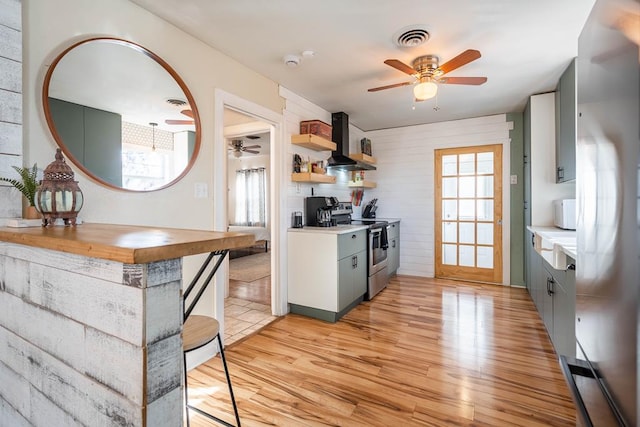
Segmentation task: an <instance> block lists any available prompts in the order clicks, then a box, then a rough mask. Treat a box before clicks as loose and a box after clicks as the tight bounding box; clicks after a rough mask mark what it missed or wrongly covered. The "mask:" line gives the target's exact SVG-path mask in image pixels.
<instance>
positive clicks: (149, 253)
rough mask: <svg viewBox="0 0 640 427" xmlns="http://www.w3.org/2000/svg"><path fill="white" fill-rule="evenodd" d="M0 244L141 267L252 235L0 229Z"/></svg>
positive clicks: (118, 228) (127, 228) (112, 228)
mask: <svg viewBox="0 0 640 427" xmlns="http://www.w3.org/2000/svg"><path fill="white" fill-rule="evenodd" d="M0 241H5V242H11V243H19V244H21V245H26V246H32V247H36V248H42V249H51V250H55V251H60V252H66V253H72V254H77V255H83V256H87V257H93V258H99V259H106V260H111V261H118V262H122V263H126V264H144V263H148V262H153V261H160V260H165V259H172V258H181V257H183V256H187V255H195V254H200V253H205V252H213V251H216V250H220V249H233V248H237V247H244V246H249V245H251V244H252V243H253V235H251V234H242V233H228V232H227V233H225V232H217V231H203V230H183V229H177V228H159V227H140V226H131V225H113V224H82V225H78V226H76V227H63V226H54V227H32V228H0Z"/></svg>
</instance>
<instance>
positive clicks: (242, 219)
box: [234, 168, 267, 227]
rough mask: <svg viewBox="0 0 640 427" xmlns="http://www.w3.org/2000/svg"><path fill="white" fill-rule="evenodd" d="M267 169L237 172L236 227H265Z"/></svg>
mask: <svg viewBox="0 0 640 427" xmlns="http://www.w3.org/2000/svg"><path fill="white" fill-rule="evenodd" d="M265 181H266V180H265V169H264V168H257V169H242V170H238V171H236V217H235V221H234V224H235V225H244V226H252V227H265V226H266V222H267V221H266V214H265V198H266V197H265V190H266V188H265V185H266V183H265Z"/></svg>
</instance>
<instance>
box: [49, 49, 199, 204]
mask: <svg viewBox="0 0 640 427" xmlns="http://www.w3.org/2000/svg"><path fill="white" fill-rule="evenodd" d="M94 41H106V42H110V43H114V44H120V45H122V46H126V47H129V48H132V49H134V50H137V51H138V52H140V53H142V54H144V55H146V56H147V57H149V58H151V59H152V60H154V61H156V63H158V64H159V65H160V66H162V68H164V70H165V71H166V72H168V73H169V74H170V75H171V77H173V79H174V80H175V82H176V83H177V84H178V86H179V87H180V89H182V92H183V93H184V95H185V97H186V98H187V102H188V103H189V107H190V108H191V111H192V112H193V121H194V125H195V133H196V137H195V146H194V148H193V154H192V155H191V158H190V159H189V162H188V163H187V166H186V167H185V168H184V170H183V171H182V173H180V175H178V176H176V177H175V178H174V179H173V180H171V181H170V182H168V183H167V184H164V185H162V186H160V187H158V188H154V189H151V190H132V189H128V188H124V187H118V186H115V185H113V184H111V183H109V182H106V181H105V180H103V179H102V178H100V177H99V176H97V175H96V174H94V173H93V172H91V171H90V170H89V169H87V168H86V167H85V166H84V165H83V164H82V163H81V162H80V161H78V160H77V159H76V158H75V157H74V156H73V154H72V153H71V151H70V150H69V149H68V148H67V146H66V145H65V143H64V141H63V140H62V138H61V137H60V134H59V133H58V130H57V129H56V127H55V123H54V122H53V117H52V115H51V109H50V107H49V85H50V83H51V76H52V75H53V72H54V71H55V69H56V66H57V65H58V63H59V62H60V61H61V60H62V58H63V57H64V56H65V55H66V54H67V53H69V52H70V51H71V50H73V49H74V48H76V47H78V46H80V45H83V44H85V43H90V42H94ZM42 106H43V109H44V115H45V118H46V120H47V126H48V127H49V131H50V132H51V135H52V136H53V139H54V140H55V141H56V144H58V147H60V148H61V149H62V152H63V153H64V155H65V157H66V158H67V159H69V160H71V162H72V163H73V164H74V166H76V167H77V168H78V169H80V170H81V171H82V172H83V173H84V174H85V175H86V176H87V177H89V178H91V179H92V180H94V181H96V182H97V183H98V184H101V185H103V186H105V187H108V188H111V189H113V190H119V191H126V192H131V193H149V192H153V191H158V190H162V189H165V188H168V187H170V186H172V185H174V184H175V183H177V182H178V181H180V180H181V179H182V178H184V177H185V176H186V175H187V173H189V171H190V170H191V168H192V167H193V165H194V163H195V161H196V159H197V158H198V154H199V153H200V143H201V139H202V127H201V125H200V114H199V112H198V107H197V106H196V103H195V100H194V99H193V95H192V94H191V91H189V88H188V87H187V85H186V84H185V83H184V81H183V80H182V78H181V77H180V76H179V75H178V73H176V71H175V70H174V69H173V68H172V67H171V66H170V65H169V64H168V63H167V62H166V61H165V60H163V59H162V58H160V57H159V56H158V55H156V54H155V53H154V52H152V51H150V50H149V49H147V48H145V47H144V46H141V45H139V44H137V43H134V42H131V41H128V40H124V39H120V38H117V37H91V38H88V39H83V40H81V41H79V42H76V43H73V44H72V45H71V46H69V47H67V48H66V49H64V50H63V51H62V52H61V53H60V54H59V55H58V56H56V58H55V59H54V60H53V62H52V63H51V64H50V65H49V68H48V70H47V73H46V74H45V76H44V83H43V85H42Z"/></svg>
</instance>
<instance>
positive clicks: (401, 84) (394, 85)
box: [368, 82, 412, 92]
mask: <svg viewBox="0 0 640 427" xmlns="http://www.w3.org/2000/svg"><path fill="white" fill-rule="evenodd" d="M410 84H412V83H411V82H404V83H396V84H393V85H387V86H380V87H374V88H371V89H369V90H368V91H369V92H377V91H379V90H385V89H391V88H394V87H400V86H408V85H410Z"/></svg>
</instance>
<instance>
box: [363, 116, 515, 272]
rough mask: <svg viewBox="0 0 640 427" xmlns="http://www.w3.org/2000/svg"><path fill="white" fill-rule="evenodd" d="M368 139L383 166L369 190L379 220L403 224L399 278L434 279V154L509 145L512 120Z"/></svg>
mask: <svg viewBox="0 0 640 427" xmlns="http://www.w3.org/2000/svg"><path fill="white" fill-rule="evenodd" d="M366 136H367V138H369V139H371V144H372V147H373V152H374V156H375V157H376V158H377V160H378V164H377V171H376V172H375V176H376V182H377V188H375V189H373V190H369V194H370V195H371V196H372V197H377V198H378V199H379V202H378V206H379V208H378V211H377V214H378V216H379V217H388V218H400V219H401V220H402V222H401V224H400V241H401V246H400V268H399V270H398V272H399V273H400V274H409V275H415V276H426V277H433V275H434V274H435V266H434V259H435V256H434V244H435V236H434V221H435V219H434V203H433V200H434V197H435V188H434V177H433V172H434V159H435V155H434V150H435V149H439V148H452V147H466V146H475V145H488V144H501V143H502V144H505V143H508V138H509V126H508V123H507V122H506V116H504V115H496V116H488V117H479V118H473V119H466V120H457V121H453V122H442V123H433V124H428V125H420V126H408V127H403V128H395V129H383V130H378V131H371V132H367V133H366ZM507 190H508V188H507ZM505 203H506V201H505Z"/></svg>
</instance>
